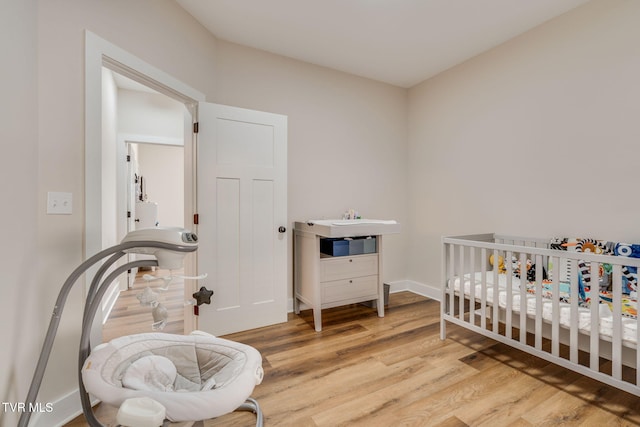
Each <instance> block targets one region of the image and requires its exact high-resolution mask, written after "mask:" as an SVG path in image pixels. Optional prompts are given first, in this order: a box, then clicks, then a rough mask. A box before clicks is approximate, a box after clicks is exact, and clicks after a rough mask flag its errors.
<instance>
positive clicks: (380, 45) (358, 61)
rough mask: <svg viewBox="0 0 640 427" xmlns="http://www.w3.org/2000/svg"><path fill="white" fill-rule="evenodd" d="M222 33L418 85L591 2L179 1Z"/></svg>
mask: <svg viewBox="0 0 640 427" xmlns="http://www.w3.org/2000/svg"><path fill="white" fill-rule="evenodd" d="M176 1H177V2H178V4H180V5H181V6H182V7H183V8H184V9H185V10H186V11H187V12H189V13H190V14H191V15H193V16H194V17H195V19H197V20H198V21H199V22H200V23H201V24H202V25H203V26H204V27H206V28H207V29H208V30H209V31H210V32H211V33H212V34H213V35H214V36H215V37H216V38H218V39H222V40H226V41H230V42H233V43H237V44H241V45H245V46H250V47H253V48H257V49H260V50H264V51H267V52H271V53H275V54H278V55H283V56H287V57H290V58H295V59H298V60H300V61H305V62H309V63H312V64H316V65H321V66H324V67H329V68H333V69H336V70H340V71H344V72H347V73H351V74H355V75H358V76H362V77H367V78H371V79H374V80H379V81H382V82H385V83H389V84H392V85H396V86H400V87H405V88H408V87H411V86H414V85H416V84H418V83H420V82H421V81H423V80H426V79H427V78H429V77H432V76H434V75H436V74H438V73H440V72H442V71H444V70H446V69H448V68H450V67H452V66H454V65H456V64H459V63H461V62H463V61H465V60H467V59H469V58H471V57H473V56H475V55H478V54H479V53H481V52H484V51H486V50H488V49H491V48H492V47H495V46H497V45H499V44H501V43H503V42H505V41H507V40H509V39H511V38H513V37H515V36H517V35H519V34H522V33H524V32H526V31H527V30H529V29H531V28H534V27H536V26H538V25H540V24H542V23H543V22H545V21H548V20H549V19H552V18H554V17H556V16H558V15H561V14H563V13H565V12H567V11H569V10H570V9H573V8H575V7H577V6H580V5H581V4H584V3H587V2H588V1H589V0H268V1H265V0H207V1H205V0H176Z"/></svg>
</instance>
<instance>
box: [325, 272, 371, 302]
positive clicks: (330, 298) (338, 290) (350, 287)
mask: <svg viewBox="0 0 640 427" xmlns="http://www.w3.org/2000/svg"><path fill="white" fill-rule="evenodd" d="M377 294H378V275H375V276H366V277H357V278H354V279H343V280H335V281H332V282H324V283H322V303H323V304H326V303H332V302H338V301H344V300H349V299H352V298H362V297H367V296H371V297H373V298H375V297H376V296H377Z"/></svg>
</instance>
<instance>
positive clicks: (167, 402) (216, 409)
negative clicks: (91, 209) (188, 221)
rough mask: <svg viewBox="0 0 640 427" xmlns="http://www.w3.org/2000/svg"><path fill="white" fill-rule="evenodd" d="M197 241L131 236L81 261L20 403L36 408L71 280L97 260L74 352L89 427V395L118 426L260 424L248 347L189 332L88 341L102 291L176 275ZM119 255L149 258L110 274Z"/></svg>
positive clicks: (170, 231)
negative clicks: (160, 273) (245, 417)
mask: <svg viewBox="0 0 640 427" xmlns="http://www.w3.org/2000/svg"><path fill="white" fill-rule="evenodd" d="M197 241H198V238H197V236H196V235H195V234H193V233H191V232H189V231H187V230H184V229H181V228H149V229H142V230H136V231H132V232H130V233H129V234H127V236H125V238H124V239H123V240H122V242H121V243H120V244H119V245H116V246H113V247H111V248H108V249H105V250H103V251H101V252H99V253H98V254H96V255H94V256H93V257H91V258H89V259H88V260H86V261H85V262H83V263H82V264H81V265H80V266H79V267H78V268H76V270H74V272H73V273H71V275H70V276H69V278H68V279H67V280H66V282H65V283H64V285H63V286H62V289H61V291H60V294H59V295H58V299H57V300H56V304H55V306H54V310H53V315H52V319H51V322H50V324H49V329H48V330H47V335H46V337H45V341H44V344H43V347H42V352H41V354H40V358H39V360H38V364H37V366H36V370H35V373H34V375H33V380H32V382H31V386H30V388H29V392H28V394H27V398H26V400H25V404H26V406H29V405H32V404H34V403H35V399H36V397H37V395H38V391H39V389H40V385H41V383H42V378H43V376H44V372H45V369H46V365H47V362H48V360H49V355H50V353H51V349H52V347H53V342H54V340H55V335H56V332H57V329H58V325H59V323H60V316H61V314H62V310H63V307H64V304H65V301H66V299H67V296H68V294H69V292H70V290H71V288H72V287H73V285H74V284H75V283H76V281H77V280H78V278H79V277H80V276H81V275H82V274H83V273H84V272H85V271H86V270H88V269H89V268H90V267H91V266H93V265H95V264H96V263H98V262H100V261H102V260H103V259H104V258H106V257H107V256H110V258H109V259H107V260H106V261H104V262H103V263H102V265H101V266H100V267H99V268H98V270H97V272H96V274H95V276H94V277H93V280H92V282H91V286H90V288H89V291H88V293H87V299H86V304H85V309H84V313H83V320H82V332H81V335H80V349H79V359H78V367H79V378H78V380H79V381H78V383H79V388H80V399H81V402H82V411H83V413H84V416H85V418H86V419H87V422H88V423H89V425H90V426H92V427H102V424H101V423H100V421H98V419H97V418H96V417H95V415H94V413H93V409H92V407H91V402H90V398H89V394H91V395H93V396H95V397H96V398H98V399H99V400H101V401H102V402H105V403H107V404H110V405H114V406H117V407H119V411H118V416H117V421H118V423H119V424H121V425H126V426H131V427H147V426H148V427H157V426H160V425H167V423H168V422H169V421H199V420H204V419H208V418H215V417H219V416H221V415H224V414H227V413H229V412H233V411H235V410H243V411H251V412H253V413H255V415H256V426H257V427H261V426H262V424H263V417H262V411H261V410H260V406H259V405H258V402H257V401H256V400H254V399H252V398H250V397H249V396H250V395H251V393H252V392H253V389H254V387H255V386H256V385H258V384H260V382H261V381H262V376H263V370H262V356H261V355H260V353H259V352H258V351H257V350H256V349H255V348H253V347H250V346H248V345H244V344H241V343H237V342H233V341H229V340H225V339H222V338H216V337H214V336H213V335H209V334H207V333H204V332H200V331H194V332H192V333H191V334H190V335H186V336H182V335H175V334H166V333H158V332H152V333H143V334H136V335H129V336H124V337H121V338H116V339H114V340H112V341H110V342H109V343H104V344H100V345H98V346H96V348H94V349H93V350H92V349H91V345H90V342H89V337H90V333H91V325H92V323H93V319H94V317H95V314H96V312H97V310H98V307H99V306H100V304H101V301H102V298H103V296H104V294H105V293H106V291H107V289H108V287H109V284H110V283H111V282H113V280H115V279H116V277H118V276H119V275H120V274H122V273H123V272H125V271H127V270H129V269H132V268H136V267H145V266H159V267H161V268H167V269H176V268H180V267H181V265H182V260H183V258H184V255H185V254H186V253H189V252H194V251H196V250H197V247H198V244H197ZM126 253H138V254H150V255H154V256H155V258H156V259H146V260H138V261H133V262H129V263H126V264H124V265H122V266H119V267H116V268H114V269H113V271H112V272H110V273H109V274H108V275H107V277H106V279H105V280H104V281H102V282H101V280H102V277H103V276H104V275H105V274H106V273H107V271H108V270H109V269H110V268H111V267H112V266H113V264H114V263H115V262H116V261H117V260H118V259H120V258H121V257H122V256H123V255H125V254H126ZM29 418H30V413H29V412H28V411H27V412H23V413H22V414H21V417H20V420H19V423H18V426H19V427H27V425H28V424H29Z"/></svg>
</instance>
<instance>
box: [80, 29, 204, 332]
mask: <svg viewBox="0 0 640 427" xmlns="http://www.w3.org/2000/svg"><path fill="white" fill-rule="evenodd" d="M103 67H104V68H107V69H110V70H112V71H115V72H117V73H119V74H122V75H124V76H126V77H128V78H130V79H132V80H135V81H137V82H139V83H142V84H144V85H145V86H148V87H150V88H152V89H154V90H156V91H158V92H160V93H162V94H163V95H166V96H169V97H171V98H173V99H175V100H177V101H180V102H182V103H184V104H185V106H186V107H187V110H188V111H189V113H187V114H185V139H184V150H185V152H184V155H185V195H184V196H185V223H189V221H190V219H191V221H192V219H193V215H194V213H195V212H196V208H197V206H196V197H195V189H196V188H195V187H196V186H195V177H196V175H195V174H196V170H195V165H196V163H195V154H196V153H195V145H194V134H193V130H192V123H193V122H194V121H197V105H198V102H200V101H205V96H204V94H202V93H201V92H199V91H197V90H195V89H193V88H191V87H189V86H188V85H186V84H184V83H182V82H181V81H179V80H177V79H175V78H174V77H172V76H170V75H169V74H167V73H165V72H164V71H162V70H160V69H158V68H156V67H154V66H152V65H150V64H148V63H147V62H145V61H143V60H141V59H139V58H137V57H136V56H134V55H132V54H130V53H128V52H126V51H125V50H123V49H121V48H119V47H117V46H115V45H113V44H111V43H109V42H108V41H106V40H104V39H102V38H100V37H98V36H97V35H95V34H93V33H92V32H90V31H86V30H85V135H84V137H85V159H84V161H85V194H84V197H85V212H84V213H85V229H84V231H85V247H84V252H85V259H87V258H89V257H91V256H93V255H94V254H96V253H97V252H99V251H101V250H102V249H103V238H102V229H103V218H102V68H103ZM187 116H190V117H187ZM193 231H196V230H193ZM195 263H196V257H195V256H193V255H190V256H188V257H187V258H185V272H188V271H196V264H195ZM96 270H97V267H94V268H92V269H91V270H89V272H88V273H87V274H86V277H87V279H85V280H86V281H85V295H86V293H87V291H88V287H89V285H90V278H91V277H92V276H93V273H95V271H96ZM185 292H187V287H186V286H185ZM194 317H195V316H193V315H192V313H191V307H190V306H187V307H185V319H184V328H185V331H191V330H193V329H195V318H194ZM100 320H102V319H100ZM91 341H92V342H93V343H95V344H98V343H100V342H102V321H100V322H94V329H93V330H92V331H91Z"/></svg>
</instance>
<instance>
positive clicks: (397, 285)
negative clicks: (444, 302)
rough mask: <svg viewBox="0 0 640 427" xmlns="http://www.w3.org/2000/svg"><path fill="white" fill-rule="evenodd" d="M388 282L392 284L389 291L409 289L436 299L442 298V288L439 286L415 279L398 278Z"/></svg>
mask: <svg viewBox="0 0 640 427" xmlns="http://www.w3.org/2000/svg"><path fill="white" fill-rule="evenodd" d="M388 284H389V286H390V288H389V293H394V292H403V291H409V292H413V293H414V294H418V295H422V296H423V297H427V298H431V299H433V300H436V301H440V299H441V298H442V290H440V288H439V287H435V286H431V285H427V284H424V283H420V282H416V281H414V280H396V281H393V282H388Z"/></svg>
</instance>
